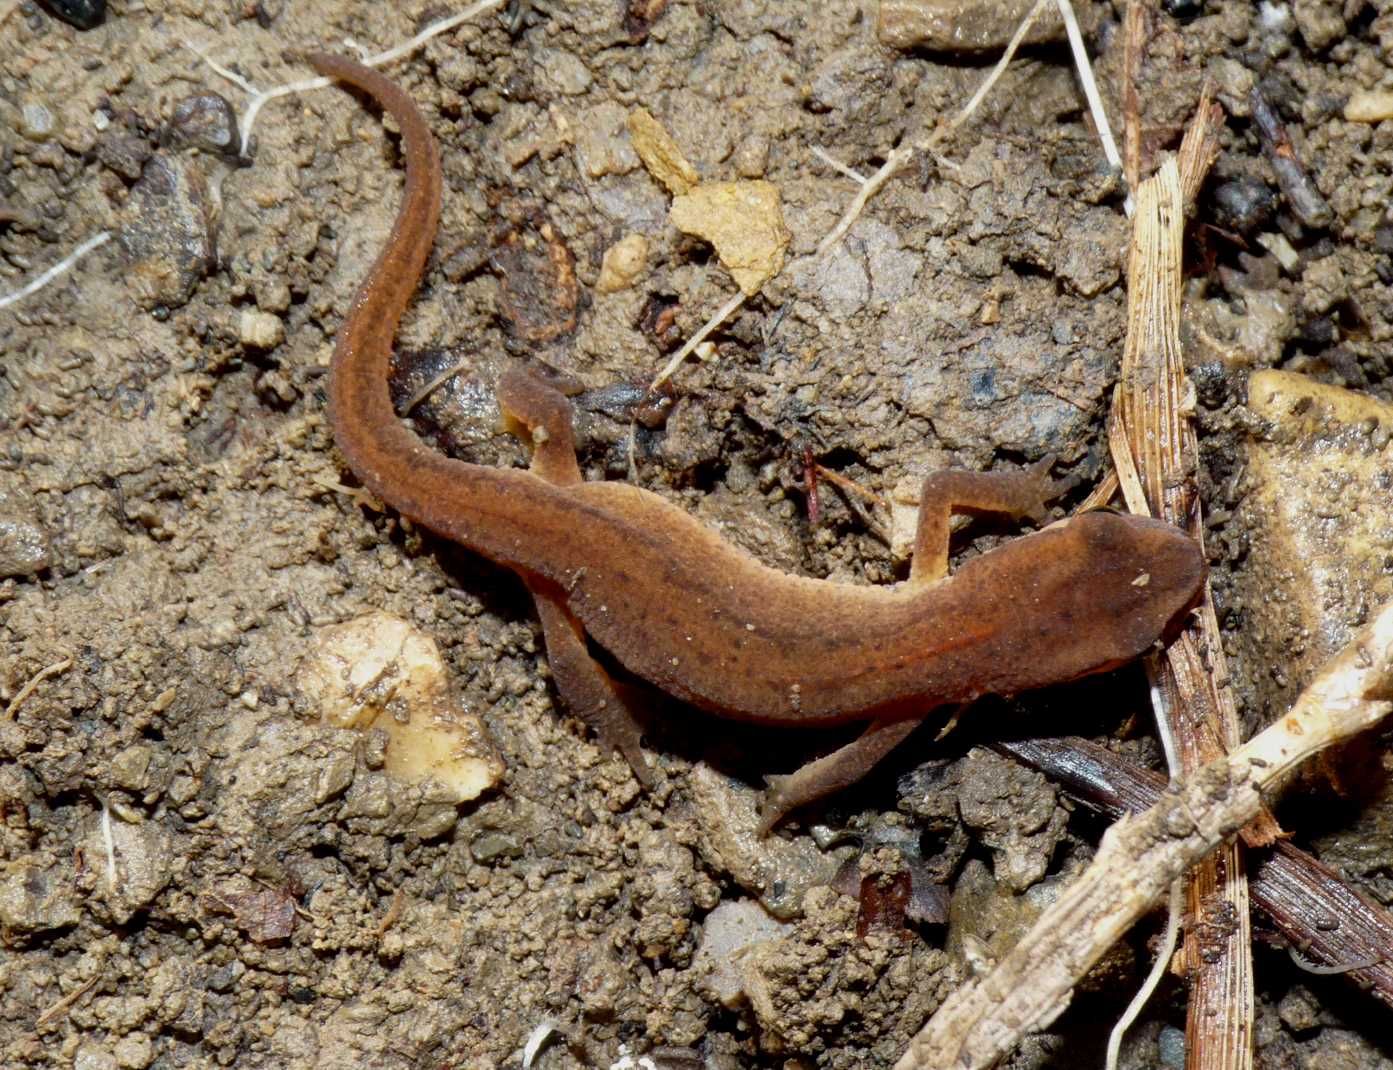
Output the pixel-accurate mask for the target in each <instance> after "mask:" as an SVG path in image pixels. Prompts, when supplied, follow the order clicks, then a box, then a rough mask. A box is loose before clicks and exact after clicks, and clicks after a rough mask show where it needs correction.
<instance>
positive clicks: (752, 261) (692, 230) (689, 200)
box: [669, 179, 790, 296]
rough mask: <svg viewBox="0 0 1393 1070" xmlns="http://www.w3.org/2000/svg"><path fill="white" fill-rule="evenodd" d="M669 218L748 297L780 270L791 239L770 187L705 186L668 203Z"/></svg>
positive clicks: (740, 184) (747, 183)
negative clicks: (707, 246) (711, 253)
mask: <svg viewBox="0 0 1393 1070" xmlns="http://www.w3.org/2000/svg"><path fill="white" fill-rule="evenodd" d="M669 218H671V220H672V222H673V225H674V226H675V227H677V229H678V230H680V231H682V232H683V233H684V234H691V235H694V236H695V237H698V238H701V239H702V240H703V241H708V242H710V243H711V245H712V246H713V247H714V248H715V250H716V255H717V256H718V257H720V260H721V263H722V264H724V265H725V268H726V270H727V271H729V272H730V273H731V275H732V276H733V277H734V279H735V281H736V283H737V284H738V285H739V287H740V289H741V290H743V291H744V293H745V295H746V296H749V295H752V294H755V293H757V292H758V291H759V288H760V287H761V286H763V285H764V283H765V282H767V281H768V280H769V279H770V278H772V277H773V276H774V275H777V274H778V273H779V271H780V270H781V269H782V268H783V266H784V249H785V248H787V246H788V241H789V237H790V235H789V232H788V228H787V227H785V226H784V211H783V205H782V204H781V202H780V200H779V189H778V187H777V186H775V185H774V184H773V183H772V182H766V181H764V180H763V179H756V180H752V181H741V182H703V183H702V184H701V185H699V186H697V187H696V188H695V189H693V190H692V191H691V192H690V193H686V194H683V195H682V196H678V197H674V198H673V199H672V210H671V212H670V213H669Z"/></svg>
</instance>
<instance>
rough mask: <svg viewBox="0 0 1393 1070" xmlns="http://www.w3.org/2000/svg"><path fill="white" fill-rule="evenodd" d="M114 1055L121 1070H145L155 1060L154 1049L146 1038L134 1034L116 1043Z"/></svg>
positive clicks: (143, 1035) (140, 1034)
mask: <svg viewBox="0 0 1393 1070" xmlns="http://www.w3.org/2000/svg"><path fill="white" fill-rule="evenodd" d="M115 1055H116V1065H117V1066H119V1067H121V1070H145V1068H146V1067H147V1066H149V1065H150V1064H151V1063H152V1062H154V1060H155V1048H154V1045H153V1044H151V1043H150V1038H149V1037H148V1036H146V1035H145V1034H144V1033H136V1034H132V1035H131V1036H125V1037H122V1038H121V1039H120V1040H118V1041H117V1042H116V1051H115Z"/></svg>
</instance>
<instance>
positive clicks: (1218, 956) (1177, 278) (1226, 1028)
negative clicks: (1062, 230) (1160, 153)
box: [1109, 94, 1278, 1070]
mask: <svg viewBox="0 0 1393 1070" xmlns="http://www.w3.org/2000/svg"><path fill="white" fill-rule="evenodd" d="M1217 119H1218V114H1217V109H1216V108H1215V107H1214V106H1213V105H1212V104H1211V102H1210V101H1209V100H1208V98H1207V94H1206V98H1205V99H1203V100H1202V101H1201V103H1200V107H1199V111H1198V114H1197V116H1196V120H1195V122H1194V123H1192V124H1191V126H1190V129H1189V130H1188V131H1187V134H1186V141H1185V145H1184V146H1183V147H1182V161H1181V162H1180V163H1177V162H1175V161H1170V162H1168V163H1167V164H1166V165H1164V166H1163V167H1162V168H1161V170H1160V171H1159V172H1158V173H1157V175H1156V176H1155V177H1154V178H1153V179H1151V180H1150V181H1149V182H1147V183H1146V184H1145V185H1144V186H1143V190H1142V197H1140V198H1139V199H1140V200H1141V201H1142V204H1141V205H1140V206H1139V209H1138V212H1137V215H1136V225H1135V227H1134V229H1133V241H1132V249H1131V256H1130V259H1129V264H1128V278H1129V283H1130V285H1129V287H1128V331H1127V342H1126V345H1125V348H1124V350H1123V357H1122V373H1121V382H1120V383H1119V385H1118V389H1117V392H1116V394H1115V396H1114V413H1113V419H1112V421H1111V422H1110V428H1109V430H1110V436H1109V437H1110V448H1111V450H1112V454H1113V458H1114V461H1115V463H1117V465H1118V467H1119V470H1121V469H1123V468H1124V467H1131V468H1134V469H1135V471H1136V473H1137V478H1136V480H1134V481H1129V480H1127V479H1123V480H1122V485H1123V490H1124V496H1125V498H1126V500H1127V504H1128V507H1129V508H1130V509H1131V510H1132V511H1133V512H1139V513H1146V514H1150V515H1154V516H1160V517H1163V518H1164V519H1166V520H1169V521H1170V522H1171V523H1173V524H1176V525H1179V526H1180V527H1183V528H1186V529H1187V530H1188V531H1189V532H1190V534H1191V535H1193V536H1194V537H1195V538H1196V539H1198V540H1200V541H1203V535H1204V530H1203V523H1202V521H1201V517H1200V508H1199V502H1198V498H1197V494H1196V490H1195V483H1194V467H1195V465H1196V463H1197V453H1198V448H1197V443H1196V440H1195V434H1194V430H1193V428H1192V427H1191V426H1190V423H1189V420H1188V416H1187V413H1186V408H1187V398H1188V397H1189V395H1190V391H1189V388H1188V383H1187V380H1186V378H1185V368H1184V363H1183V361H1182V359H1181V351H1180V282H1181V270H1180V269H1181V240H1182V237H1183V231H1184V205H1185V201H1186V187H1188V189H1189V190H1190V191H1194V190H1197V189H1198V187H1199V184H1200V182H1201V181H1202V180H1203V177H1204V173H1205V172H1206V171H1207V170H1208V166H1209V163H1210V162H1211V161H1212V159H1213V155H1214V151H1215V150H1214V130H1215V128H1216V127H1217ZM1182 168H1183V170H1184V172H1185V179H1184V181H1183V182H1182V178H1181V172H1182ZM1191 196H1192V197H1193V192H1191ZM1138 490H1140V493H1138ZM1147 668H1148V672H1149V674H1150V676H1151V680H1152V683H1153V685H1154V687H1155V688H1156V689H1157V691H1158V693H1159V694H1160V695H1161V697H1162V699H1163V701H1162V702H1161V703H1160V704H1159V708H1158V709H1157V711H1156V714H1157V718H1158V722H1159V728H1160V731H1161V732H1162V734H1163V736H1164V737H1165V738H1167V739H1168V740H1170V741H1172V743H1173V750H1174V754H1175V757H1176V760H1177V761H1178V763H1179V769H1178V770H1172V773H1173V774H1174V773H1176V772H1180V773H1189V772H1191V771H1193V770H1195V769H1197V768H1199V767H1200V766H1201V765H1203V764H1204V763H1206V762H1209V761H1212V760H1213V759H1215V758H1217V757H1219V756H1220V755H1222V754H1223V753H1224V752H1225V751H1226V750H1229V749H1231V748H1233V747H1234V746H1236V745H1237V744H1238V742H1239V728H1238V716H1237V711H1236V709H1235V706H1234V702H1233V696H1232V693H1231V691H1230V690H1229V688H1228V686H1227V681H1228V679H1229V674H1228V670H1227V666H1226V663H1225V659H1224V652H1223V647H1222V645H1221V643H1220V640H1219V628H1218V620H1217V618H1216V616H1215V613H1214V606H1213V600H1212V598H1211V595H1210V592H1209V589H1208V585H1206V587H1205V591H1204V594H1203V599H1202V602H1201V605H1200V608H1199V611H1198V612H1197V613H1196V615H1195V618H1194V620H1193V622H1192V623H1191V625H1190V626H1189V627H1188V628H1187V629H1186V630H1185V631H1184V632H1183V633H1182V634H1181V635H1180V637H1179V638H1178V639H1177V640H1176V641H1175V642H1174V643H1173V644H1172V645H1171V647H1170V648H1169V649H1168V650H1167V652H1166V655H1165V658H1164V660H1158V659H1151V660H1150V661H1149V662H1148V666H1147ZM1263 814H1264V815H1265V811H1263ZM1259 828H1260V830H1261V831H1260V834H1259V836H1258V838H1259V839H1265V840H1269V841H1270V839H1271V838H1272V837H1273V836H1274V835H1275V834H1276V833H1277V831H1278V830H1277V828H1276V823H1275V821H1273V820H1272V819H1271V817H1270V816H1264V817H1262V818H1261V819H1260V826H1259ZM1242 851H1243V848H1242V846H1241V845H1239V844H1237V843H1232V844H1228V845H1226V846H1225V847H1224V848H1223V849H1222V850H1220V851H1218V852H1216V853H1215V854H1214V856H1213V857H1212V858H1209V859H1206V860H1205V861H1204V862H1203V863H1202V864H1201V865H1199V866H1197V867H1196V869H1195V871H1194V872H1193V873H1191V874H1190V876H1189V882H1188V885H1187V905H1188V914H1189V915H1190V917H1191V918H1193V919H1194V921H1193V922H1192V924H1191V925H1190V926H1189V927H1188V928H1187V932H1186V940H1185V964H1186V971H1187V973H1188V974H1189V975H1190V979H1191V989H1190V1005H1189V1014H1188V1016H1187V1023H1186V1038H1187V1044H1186V1066H1187V1067H1188V1068H1189V1070H1246V1068H1248V1067H1251V1066H1252V1058H1253V1056H1252V1022H1253V978H1252V954H1251V942H1252V933H1251V927H1250V921H1249V901H1248V886H1247V877H1246V874H1245V868H1244V864H1243V854H1242Z"/></svg>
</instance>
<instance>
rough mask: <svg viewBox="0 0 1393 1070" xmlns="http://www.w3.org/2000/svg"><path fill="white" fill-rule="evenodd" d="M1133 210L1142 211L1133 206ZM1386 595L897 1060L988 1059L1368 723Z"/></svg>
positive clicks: (934, 1063) (1391, 656) (940, 1065)
mask: <svg viewBox="0 0 1393 1070" xmlns="http://www.w3.org/2000/svg"><path fill="white" fill-rule="evenodd" d="M1138 214H1139V215H1140V211H1139V212H1138ZM1389 694H1393V603H1390V604H1389V605H1385V606H1384V607H1382V608H1381V609H1380V610H1379V611H1378V612H1377V613H1376V614H1375V616H1374V618H1373V620H1372V621H1371V622H1370V623H1369V624H1368V625H1367V626H1365V627H1364V628H1363V629H1361V630H1360V632H1359V634H1358V635H1356V636H1355V638H1354V639H1353V640H1352V641H1351V642H1350V643H1349V644H1348V645H1347V646H1346V647H1345V648H1344V649H1343V650H1341V651H1340V653H1338V654H1337V655H1336V656H1335V657H1334V658H1332V659H1331V660H1330V662H1329V663H1327V665H1326V666H1325V668H1324V669H1323V670H1322V671H1321V672H1320V673H1319V674H1318V675H1317V677H1316V679H1315V680H1314V681H1313V682H1312V683H1311V685H1310V686H1309V687H1308V688H1307V689H1306V690H1305V691H1304V692H1302V694H1301V697H1300V698H1298V699H1297V700H1296V703H1295V704H1294V705H1293V706H1292V708H1291V709H1290V710H1289V711H1288V712H1287V714H1286V715H1285V716H1283V717H1282V718H1281V719H1280V720H1278V721H1277V722H1276V723H1275V724H1273V725H1271V726H1270V727H1268V728H1267V729H1265V730H1264V731H1262V732H1260V733H1259V734H1258V735H1256V736H1254V737H1253V738H1252V739H1250V740H1249V741H1248V742H1247V743H1245V744H1243V745H1242V746H1240V747H1238V748H1236V749H1235V750H1234V751H1233V752H1232V753H1230V754H1227V755H1223V756H1221V757H1219V758H1216V759H1214V760H1213V761H1212V762H1209V763H1208V764H1206V765H1204V766H1203V767H1201V768H1200V769H1198V770H1197V771H1196V772H1195V773H1194V774H1193V775H1190V776H1187V777H1186V778H1185V779H1184V780H1183V781H1182V782H1181V783H1179V784H1178V785H1177V786H1176V788H1175V789H1174V790H1168V791H1167V792H1166V793H1165V794H1164V795H1163V796H1162V798H1161V800H1160V802H1158V803H1157V804H1156V805H1155V806H1153V807H1152V808H1151V809H1149V810H1147V811H1145V812H1144V813H1141V814H1137V815H1133V816H1131V817H1125V818H1123V819H1122V820H1121V821H1119V822H1118V823H1117V824H1115V825H1113V826H1112V828H1110V829H1108V831H1107V832H1106V833H1105V834H1104V835H1103V839H1102V842H1101V844H1100V845H1099V847H1098V853H1097V855H1096V856H1095V857H1094V859H1093V861H1092V862H1091V863H1089V865H1088V868H1087V869H1086V870H1084V872H1083V874H1082V875H1080V877H1079V878H1078V879H1077V880H1076V881H1074V882H1073V883H1072V884H1071V885H1070V886H1069V887H1068V888H1066V889H1064V891H1063V892H1062V893H1061V895H1060V897H1059V899H1058V900H1056V901H1055V902H1054V903H1053V904H1052V905H1051V906H1049V907H1048V908H1047V909H1046V910H1045V912H1044V913H1043V914H1041V915H1040V918H1039V919H1038V920H1037V921H1036V923H1035V924H1034V925H1033V926H1032V927H1031V929H1030V931H1029V932H1028V933H1027V934H1026V935H1025V937H1024V938H1023V939H1022V940H1021V941H1020V943H1018V944H1017V945H1016V946H1015V948H1014V949H1012V951H1011V953H1010V954H1009V955H1007V956H1006V957H1005V958H1004V959H1003V960H1002V961H1001V962H1000V963H999V964H998V965H997V967H996V968H995V969H994V970H993V971H992V972H991V973H989V974H988V975H986V976H985V977H983V978H980V979H978V980H974V981H970V982H969V983H968V984H966V985H963V986H962V987H960V988H959V989H957V990H956V991H955V992H954V993H953V994H952V995H951V996H949V997H948V999H947V1001H945V1002H944V1004H943V1005H942V1006H941V1007H939V1009H938V1012H937V1013H936V1014H935V1015H934V1016H933V1018H931V1019H930V1020H929V1023H928V1024H927V1025H926V1026H925V1027H924V1028H923V1029H922V1030H920V1031H919V1033H918V1034H917V1035H916V1036H915V1038H914V1039H913V1041H911V1043H910V1046H909V1049H908V1050H907V1051H906V1052H905V1054H904V1055H903V1056H902V1057H901V1058H900V1060H899V1062H897V1063H896V1064H895V1070H945V1068H948V1067H952V1068H954V1070H970V1068H983V1070H985V1068H986V1067H989V1066H991V1065H992V1064H993V1063H994V1062H996V1060H998V1059H1000V1058H1001V1057H1002V1056H1003V1055H1005V1054H1006V1052H1008V1051H1009V1050H1010V1049H1011V1048H1012V1047H1013V1046H1014V1045H1015V1043H1016V1042H1017V1041H1018V1040H1019V1039H1020V1038H1021V1037H1022V1036H1024V1035H1025V1034H1026V1033H1028V1032H1032V1031H1035V1030H1039V1029H1042V1028H1044V1027H1046V1026H1048V1025H1049V1024H1050V1023H1051V1022H1053V1021H1054V1020H1055V1018H1057V1017H1058V1016H1059V1015H1060V1014H1061V1013H1063V1011H1064V1009H1065V1007H1067V1006H1068V1004H1069V999H1070V996H1071V993H1072V990H1073V987H1074V985H1075V984H1076V983H1077V982H1078V980H1079V979H1080V978H1081V977H1082V976H1083V975H1084V973H1086V972H1087V971H1088V969H1089V968H1090V967H1091V966H1092V965H1093V964H1094V963H1095V962H1097V961H1098V960H1099V959H1100V958H1102V956H1103V955H1104V953H1106V951H1107V949H1108V948H1109V947H1111V946H1112V944H1113V942H1114V941H1115V940H1117V938H1118V937H1120V936H1121V935H1122V934H1123V933H1124V932H1126V930H1127V929H1128V928H1129V927H1130V926H1131V925H1132V923H1133V922H1135V921H1136V920H1137V919H1138V918H1139V917H1141V916H1142V915H1143V914H1144V913H1145V912H1146V911H1147V910H1149V909H1150V908H1151V907H1152V905H1153V904H1155V903H1156V901H1157V900H1158V899H1160V897H1161V896H1162V895H1163V894H1164V893H1165V891H1166V889H1167V888H1168V887H1169V886H1170V883H1171V881H1173V880H1174V879H1175V878H1176V877H1178V876H1179V875H1180V874H1182V873H1184V872H1186V870H1188V869H1189V868H1190V867H1191V866H1193V865H1194V864H1195V863H1196V862H1198V861H1199V860H1200V859H1202V858H1203V857H1204V856H1205V855H1207V854H1208V853H1209V852H1210V851H1212V850H1213V849H1214V847H1215V846H1217V845H1218V844H1220V843H1222V842H1224V841H1225V840H1226V839H1228V838H1229V837H1231V836H1233V835H1234V834H1235V833H1237V831H1238V830H1239V829H1240V828H1242V827H1243V825H1245V824H1246V823H1247V822H1249V821H1250V820H1252V818H1253V816H1254V815H1255V814H1257V813H1258V811H1259V810H1261V809H1262V805H1263V803H1262V794H1261V792H1262V790H1263V789H1264V788H1265V787H1270V786H1272V785H1274V784H1277V783H1281V782H1282V781H1283V780H1284V779H1285V777H1286V776H1287V775H1288V774H1289V773H1290V772H1291V771H1292V770H1293V769H1295V768H1296V766H1297V765H1298V764H1299V763H1301V762H1303V761H1305V760H1306V759H1307V758H1309V757H1311V755H1313V754H1315V753H1316V752H1318V751H1320V750H1323V749H1324V748H1325V747H1328V746H1330V745H1331V744H1333V743H1338V742H1340V741H1341V740H1344V739H1347V738H1349V737H1350V736H1352V735H1354V734H1355V733H1358V732H1362V731H1365V730H1367V729H1369V728H1371V727H1373V726H1374V725H1376V724H1378V722H1379V721H1380V720H1382V719H1383V718H1384V717H1385V716H1387V715H1388V713H1389V712H1390V711H1393V702H1390V701H1388V700H1387V699H1386V698H1384V697H1383V696H1385V695H1389Z"/></svg>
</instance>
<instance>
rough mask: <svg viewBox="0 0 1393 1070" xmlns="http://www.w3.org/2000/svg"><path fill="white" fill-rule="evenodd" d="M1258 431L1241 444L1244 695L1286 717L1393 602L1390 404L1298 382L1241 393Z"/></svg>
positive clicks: (1283, 379) (1297, 378)
mask: <svg viewBox="0 0 1393 1070" xmlns="http://www.w3.org/2000/svg"><path fill="white" fill-rule="evenodd" d="M1248 407H1249V409H1250V410H1252V413H1253V415H1254V416H1255V417H1257V418H1258V421H1260V422H1259V423H1258V424H1257V425H1256V427H1255V431H1254V437H1253V438H1252V440H1251V441H1250V443H1249V445H1248V450H1247V454H1248V471H1249V479H1250V480H1251V490H1250V492H1249V493H1248V495H1247V496H1246V497H1245V499H1244V503H1243V510H1242V513H1243V520H1244V521H1245V527H1246V528H1247V529H1248V531H1249V532H1250V535H1249V538H1250V544H1251V552H1250V554H1249V556H1248V561H1247V564H1246V565H1245V568H1244V570H1243V573H1242V578H1241V580H1240V591H1241V593H1242V596H1243V601H1244V606H1245V610H1244V627H1243V629H1242V631H1241V636H1242V638H1243V641H1244V642H1245V643H1246V644H1248V645H1249V646H1250V648H1251V649H1250V651H1249V656H1248V658H1247V659H1246V660H1247V662H1248V663H1249V664H1251V665H1255V666H1265V667H1270V669H1271V671H1270V672H1262V673H1261V676H1260V678H1255V679H1254V681H1253V683H1254V686H1255V687H1256V688H1257V689H1258V690H1259V692H1260V694H1261V697H1262V698H1264V699H1265V700H1266V703H1267V704H1268V705H1269V707H1270V708H1271V709H1274V710H1284V709H1285V708H1286V706H1287V704H1288V702H1289V701H1290V698H1291V697H1292V696H1294V695H1295V694H1296V693H1297V691H1298V690H1299V689H1300V688H1301V687H1303V686H1304V685H1305V684H1306V682H1307V681H1308V680H1309V679H1310V678H1311V676H1312V675H1313V674H1314V673H1315V671H1316V670H1317V669H1319V667H1320V666H1321V665H1323V664H1324V663H1325V661H1326V660H1327V659H1328V658H1329V657H1330V656H1331V655H1332V654H1333V653H1334V652H1335V651H1337V650H1338V649H1340V647H1342V646H1343V645H1344V644H1345V643H1346V642H1347V641H1348V640H1349V637H1350V635H1351V634H1352V633H1353V631H1354V629H1356V628H1357V627H1359V625H1360V624H1362V623H1363V622H1364V621H1365V620H1366V619H1367V617H1368V615H1369V613H1370V611H1371V608H1372V607H1374V606H1378V605H1380V604H1382V603H1383V602H1386V601H1388V600H1389V598H1393V571H1390V569H1389V562H1390V561H1393V518H1390V515H1389V511H1388V507H1387V503H1388V495H1389V491H1390V489H1391V488H1390V476H1389V472H1390V466H1393V405H1389V404H1388V403H1386V402H1383V401H1379V400H1377V399H1375V398H1372V397H1369V396H1367V395H1365V394H1360V393H1357V392H1355V391H1353V390H1345V389H1342V388H1340V387H1333V386H1326V385H1324V384H1322V383H1318V382H1316V381H1315V380H1313V379H1310V378H1308V377H1306V376H1303V375H1296V374H1293V373H1290V372H1278V371H1263V372H1258V373H1257V374H1255V375H1254V376H1253V377H1252V378H1251V380H1249V384H1248Z"/></svg>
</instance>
